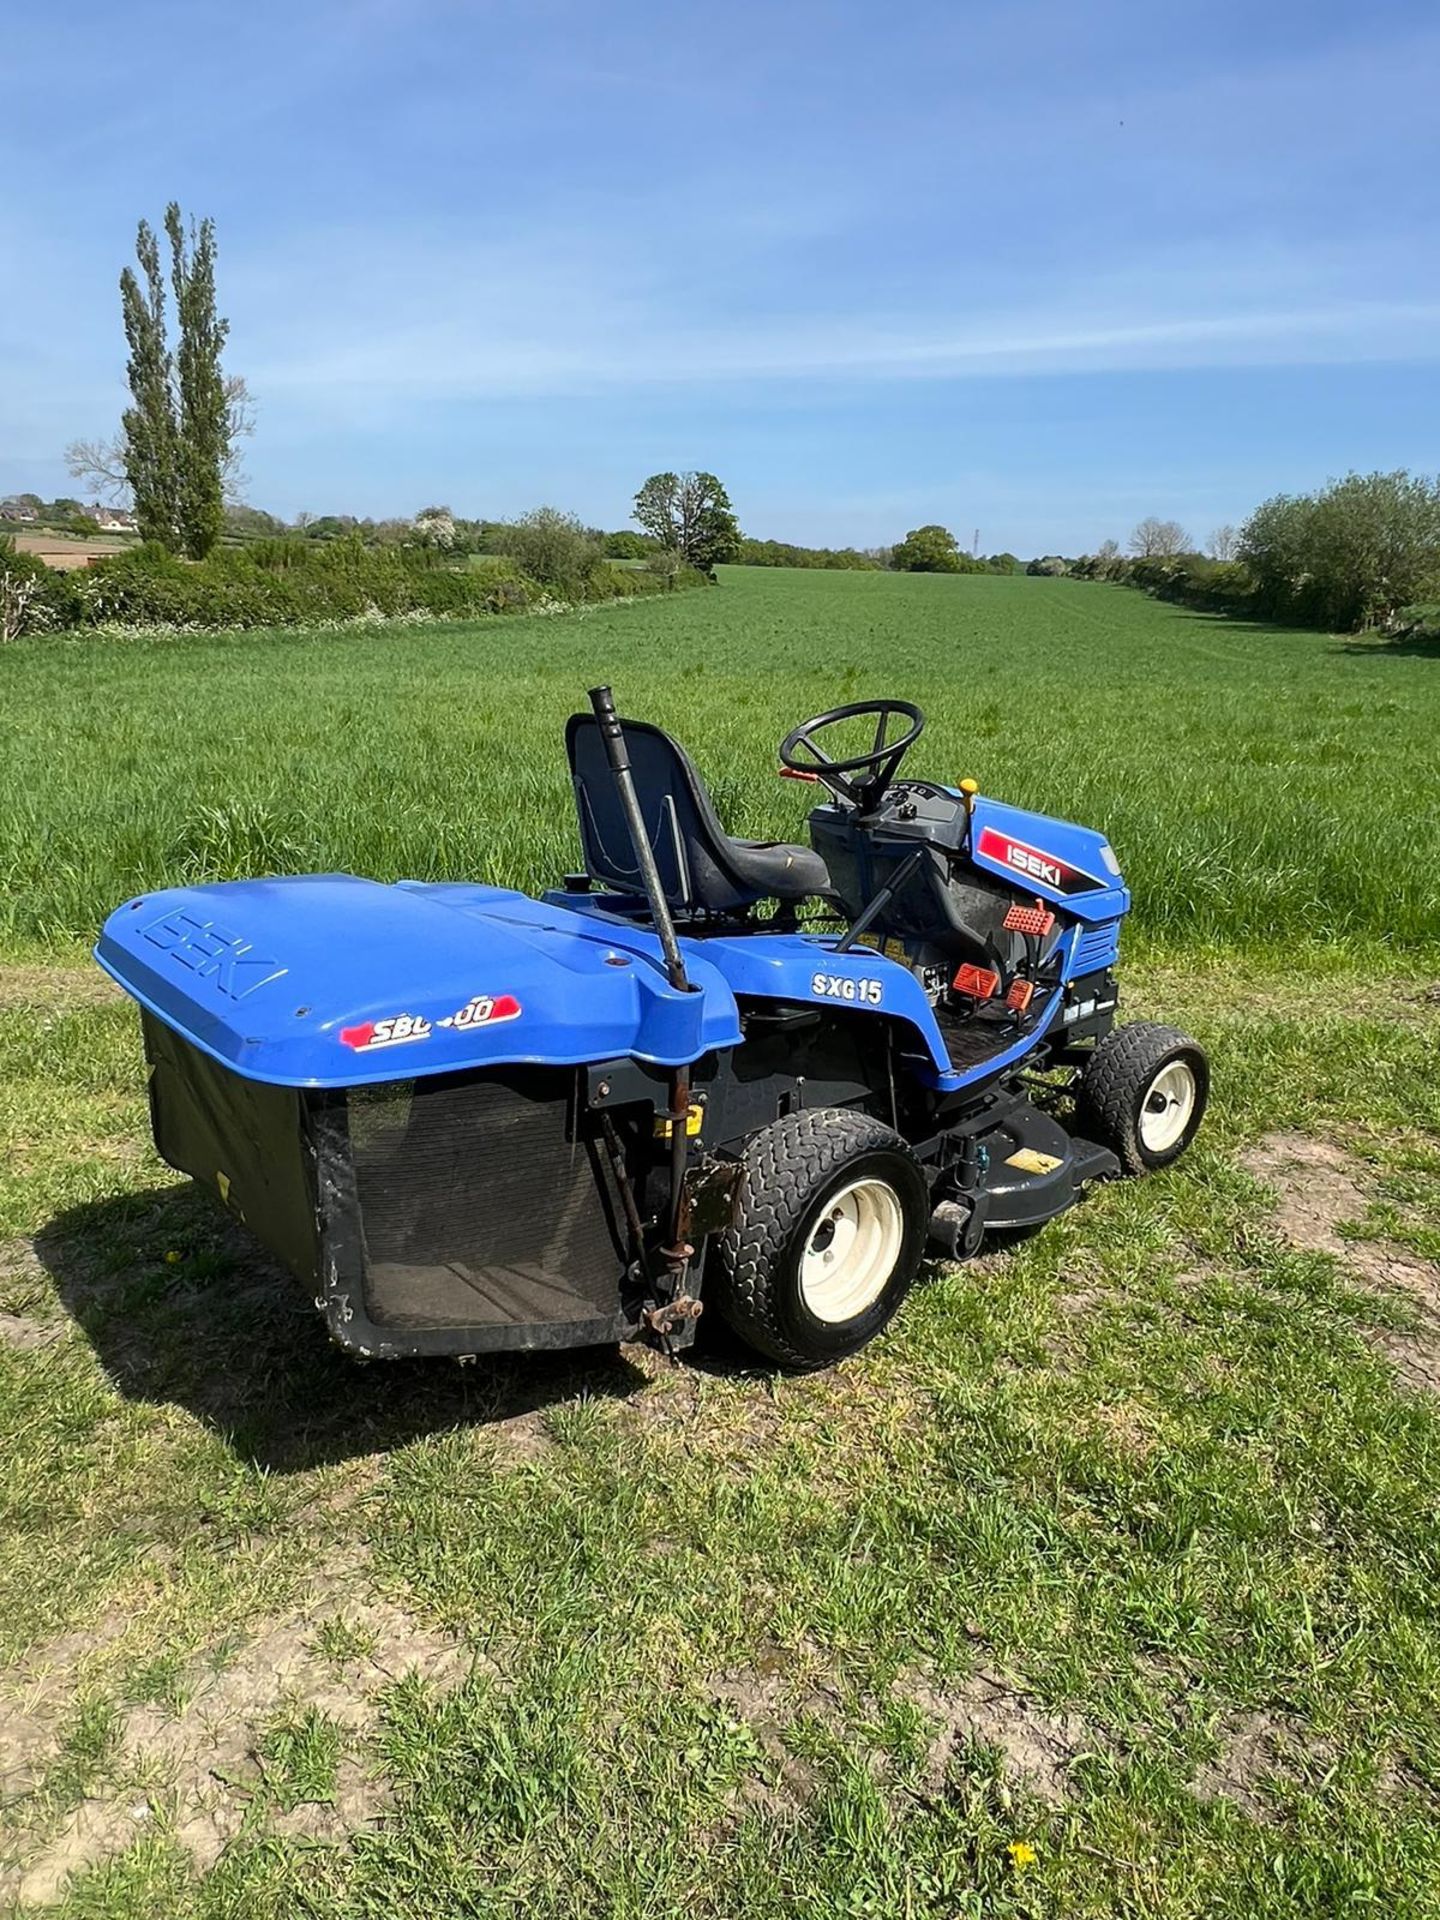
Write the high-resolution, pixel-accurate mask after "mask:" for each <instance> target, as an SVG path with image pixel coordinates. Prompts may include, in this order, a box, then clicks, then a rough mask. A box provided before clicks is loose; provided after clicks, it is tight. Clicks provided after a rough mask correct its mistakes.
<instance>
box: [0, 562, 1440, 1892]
mask: <svg viewBox="0 0 1440 1920" xmlns="http://www.w3.org/2000/svg"><path fill="white" fill-rule="evenodd" d="M601 677H605V678H609V679H611V680H613V682H614V683H615V686H616V688H617V691H618V693H619V695H620V696H621V701H622V706H623V707H624V708H626V709H628V710H630V711H633V712H636V713H640V714H643V715H644V716H646V717H653V718H656V719H659V720H662V721H664V722H666V723H667V724H669V725H671V726H672V727H674V728H675V730H676V731H677V732H679V733H680V735H681V736H682V737H683V738H684V739H686V740H687V741H688V742H689V744H690V745H691V746H692V748H693V749H694V751H695V753H696V756H697V758H698V759H699V761H700V764H701V766H702V768H703V769H704V771H705V772H706V773H707V774H708V775H709V776H710V778H711V780H712V782H713V785H714V788H715V790H716V794H717V799H718V801H719V804H720V808H721V812H722V814H724V815H725V816H727V818H728V820H729V821H730V823H731V824H732V825H733V826H734V827H735V828H736V830H746V831H755V832H758V831H761V830H780V829H785V830H789V829H792V828H794V827H795V826H796V825H797V823H798V821H799V818H800V815H801V813H802V812H803V807H804V803H805V795H804V794H803V793H801V792H798V791H796V790H794V789H792V788H791V787H790V786H789V785H787V784H786V783H782V782H780V781H777V780H775V779H774V778H773V768H774V757H773V749H774V743H775V741H776V740H777V739H778V738H779V736H780V735H781V734H782V733H783V732H784V731H785V730H786V729H787V728H788V726H789V725H790V724H792V723H793V722H794V721H795V720H796V719H798V718H800V717H802V716H803V715H804V714H806V713H809V712H812V711H816V710H819V709H820V708H822V707H825V706H828V705H831V704H833V703H835V702H836V701H839V700H842V699H846V698H854V697H863V696H865V695H868V694H874V693H881V692H887V693H897V694H902V695H908V696H910V697H913V698H917V699H918V700H919V701H920V702H921V704H922V705H923V706H925V708H926V709H927V711H928V712H929V714H930V716H931V726H930V729H929V731H928V732H927V734H926V737H925V739H924V741H923V742H922V743H921V746H920V748H919V749H918V750H917V754H916V756H915V759H914V765H915V766H916V767H917V768H923V769H928V770H929V771H931V772H933V773H936V774H939V775H942V776H949V777H958V776H959V775H961V774H963V773H973V774H974V775H975V776H976V777H977V778H978V779H979V780H980V781H981V782H982V784H983V785H984V786H985V787H986V788H987V790H990V791H993V792H995V793H997V794H999V795H1001V796H1002V797H1005V798H1011V799H1015V800H1017V801H1021V802H1024V803H1028V804H1032V805H1040V806H1042V807H1045V808H1047V809H1049V810H1052V811H1054V812H1057V813H1059V814H1062V815H1068V816H1073V817H1075V818H1078V819H1081V820H1084V821H1086V822H1090V823H1093V824H1096V825H1098V826H1101V827H1103V828H1105V829H1106V830H1107V831H1108V832H1109V834H1110V835H1111V837H1112V840H1113V842H1114V844H1115V846H1116V848H1117V850H1118V852H1119V854H1120V857H1121V859H1122V862H1123V863H1124V866H1125V869H1126V875H1127V879H1128V880H1129V881H1130V883H1131V884H1132V886H1133V887H1134V888H1135V889H1136V893H1137V905H1136V914H1135V927H1134V934H1133V937H1132V938H1131V939H1130V941H1129V943H1128V948H1127V965H1126V976H1125V984H1126V990H1127V1005H1128V1011H1130V1012H1131V1013H1136V1012H1139V1013H1144V1014H1146V1015H1149V1016H1158V1017H1165V1018H1171V1019H1175V1020H1177V1021H1179V1022H1180V1023H1182V1024H1186V1025H1189V1026H1191V1027H1192V1028H1193V1029H1194V1030H1195V1031H1196V1032H1197V1033H1198V1034H1199V1035H1200V1037H1201V1038H1202V1039H1204V1041H1205V1042H1206V1044H1207V1045H1208V1046H1209V1047H1210V1049H1211V1052H1212V1056H1213V1059H1214V1063H1215V1072H1216V1098H1215V1103H1214V1105H1213V1107H1212V1113H1211V1119H1210V1121H1209V1123H1208V1125H1207V1127H1206V1130H1205V1132H1204V1133H1203V1134H1202V1136H1201V1140H1200V1142H1199V1143H1198V1144H1197V1146H1196V1148H1195V1149H1194V1150H1193V1152H1192V1154H1191V1155H1190V1156H1189V1157H1188V1158H1187V1159H1186V1160H1185V1161H1183V1162H1182V1163H1181V1164H1180V1165H1179V1167H1177V1168H1176V1169H1174V1170H1172V1171H1171V1172H1170V1173H1168V1174H1166V1175H1163V1176H1159V1177H1155V1178H1152V1179H1151V1180H1149V1181H1145V1182H1140V1183H1135V1184H1129V1185H1117V1186H1113V1187H1109V1188H1106V1189H1104V1190H1103V1191H1102V1192H1100V1193H1098V1194H1097V1195H1096V1196H1095V1197H1094V1198H1093V1199H1092V1200H1091V1201H1090V1202H1088V1203H1087V1204H1086V1206H1085V1207H1083V1208H1082V1209H1079V1210H1077V1211H1076V1212H1074V1213H1072V1214H1071V1215H1069V1216H1067V1217H1066V1218H1065V1219H1063V1220H1062V1221H1059V1222H1056V1223H1054V1224H1053V1225H1052V1226H1050V1227H1049V1228H1047V1229H1045V1230H1044V1231H1043V1232H1042V1233H1040V1234H1038V1235H1036V1236H1035V1237H1033V1238H1032V1239H1030V1240H1029V1241H1027V1242H1026V1243H1025V1244H1024V1245H1022V1246H1021V1247H1019V1248H1016V1249H1013V1250H1011V1251H1008V1252H1004V1253H992V1254H988V1255H987V1256H986V1257H985V1258H984V1259H983V1260H982V1261H980V1262H978V1263H973V1264H971V1265H970V1266H967V1267H962V1268H954V1269H938V1268H937V1269H935V1270H933V1271H930V1272H928V1273H927V1276H926V1278H925V1280H924V1283H923V1284H922V1285H921V1286H920V1287H919V1288H918V1289H917V1291H916V1293H915V1295H914V1296H913V1297H912V1299H911V1301H910V1303H909V1304H908V1306H907V1308H906V1310H905V1312H904V1313H903V1315H902V1316H901V1318H900V1320H899V1321H898V1322H897V1324H896V1326H895V1327H894V1328H893V1329H892V1331H891V1332H890V1334H889V1335H888V1336H887V1337H885V1338H884V1339H883V1340H882V1341H880V1342H879V1343H877V1345H876V1346H874V1347H873V1348H872V1349H870V1350H869V1351H868V1352H867V1353H866V1354H864V1355H863V1356H861V1358H860V1359H859V1360H857V1361H855V1362H853V1363H850V1364H848V1365H847V1366H845V1367H844V1368H842V1369H840V1370H838V1371H836V1372H834V1373H832V1374H828V1375H823V1376H819V1377H810V1378H804V1379H787V1378H777V1377H773V1376H769V1375H766V1374H764V1373H760V1372H756V1371H749V1370H746V1368H745V1367H744V1366H743V1365H741V1364H740V1362H739V1360H738V1357H737V1356H736V1355H734V1354H733V1353H727V1352H726V1351H725V1350H724V1349H723V1348H720V1349H718V1350H716V1351H713V1352H712V1353H711V1354H710V1355H709V1357H708V1358H706V1359H704V1360H703V1362H702V1363H701V1364H699V1365H696V1366H693V1367H687V1368H684V1369H674V1370H672V1369H669V1368H667V1367H664V1366H662V1365H660V1364H659V1363H658V1362H656V1361H655V1360H654V1358H653V1357H651V1356H648V1355H646V1354H644V1353H642V1352H638V1351H637V1352H630V1351H627V1352H626V1353H625V1354H623V1355H622V1356H618V1357H617V1356H615V1355H613V1354H600V1355H585V1356H569V1357H565V1358H562V1359H555V1358H551V1359H545V1358H537V1359H523V1360H516V1361H511V1362H506V1363H503V1364H496V1365H484V1364H482V1365H477V1366H474V1367H468V1368H464V1369H459V1368H450V1367H446V1366H435V1365H431V1366H419V1365H417V1366H391V1367H385V1368H376V1369H372V1370H364V1371H362V1370H357V1369H355V1368H354V1367H352V1366H351V1365H350V1364H349V1363H347V1362H345V1361H343V1360H341V1359H340V1358H339V1356H337V1355H336V1354H334V1353H332V1352H331V1350H330V1349H329V1348H328V1347H327V1346H326V1344H325V1342H324V1339H323V1335H322V1330H321V1325H320V1321H319V1319H318V1316H316V1315H315V1314H314V1312H313V1310H312V1309H311V1308H310V1306H309V1305H308V1303H307V1302H305V1301H304V1300H303V1299H299V1298H297V1297H296V1296H295V1294H294V1293H293V1292H292V1291H291V1290H289V1289H288V1288H287V1286H286V1285H285V1284H284V1283H282V1282H281V1281H280V1280H279V1279H278V1278H277V1277H276V1276H274V1275H272V1274H271V1273H270V1272H269V1271H268V1270H267V1269H266V1268H265V1267H264V1266H263V1265H262V1264H261V1263H259V1262H258V1261H257V1259H256V1258H255V1256H254V1255H253V1254H252V1253H251V1252H250V1251H249V1250H248V1248H247V1247H246V1246H245V1245H244V1244H243V1242H242V1241H240V1240H239V1239H238V1238H236V1237H235V1236H234V1235H233V1234H232V1233H231V1231H230V1230H229V1229H228V1228H225V1227H223V1226H222V1225H221V1224H220V1223H218V1222H217V1220H216V1219H215V1218H214V1217H213V1216H212V1215H211V1213H210V1212H209V1211H208V1210H207V1209H206V1208H205V1207H204V1206H203V1205H202V1204H200V1203H198V1202H197V1201H196V1200H195V1199H193V1198H192V1197H191V1196H190V1195H189V1193H188V1192H187V1191H186V1190H185V1189H184V1188H183V1187H180V1186H177V1185H176V1183H175V1182H174V1179H173V1176H171V1175H169V1174H168V1173H167V1172H166V1171H165V1169H163V1168H162V1167H161V1165H160V1164H159V1163H158V1161H156V1160H155V1159H154V1157H153V1156H152V1154H151V1153H150V1151H149V1148H148V1144H147V1140H148V1134H147V1126H146V1119H145V1112H144V1092H143V1086H142V1083H141V1076H140V1072H139V1062H138V1046H137V1032H136V1025H135V1022H134V1020H133V1018H132V1016H131V1013H130V1011H129V1009H128V1007H127V1006H126V1005H125V1003H123V1002H121V1001H119V1000H117V999H116V998H115V997H114V996H112V995H111V994H110V993H109V992H108V991H106V989H105V987H104V984H103V982H100V981H98V980H97V978H96V977H95V976H94V974H93V971H92V970H91V969H89V968H88V967H87V966H85V965H84V964H83V962H82V958H81V955H80V953H79V951H78V948H77V942H78V941H80V940H83V939H88V937H89V936H90V935H91V934H92V933H93V930H94V927H95V924H96V922H97V920H98V918H99V917H100V916H101V914H102V913H103V912H104V911H105V910H106V908H107V907H108V906H109V905H110V904H112V903H113V902H114V901H116V900H118V899H120V898H121V897H123V896H124V895H125V894H127V893H129V892H133V891H136V890H139V889H142V888H145V887H148V886H152V885H157V884H160V883H162V882H164V881H168V880H173V879H174V878H176V877H178V876H182V875H183V876H194V875H201V874H212V875H226V874H239V873H244V872H250V871H263V870H267V869H275V868H297V867H300V868H303V867H310V866H339V867H347V868H351V869H353V870H358V871H369V872H374V873H377V874H380V875H398V874H413V875H420V876H426V875H439V874H464V873H474V874H478V875H482V876H484V877H486V878H490V879H495V880H501V881H511V882H515V883H519V884H526V885H529V884H540V883H542V882H545V881H548V880H549V879H550V878H551V877H552V876H553V875H554V874H555V873H556V872H558V871H560V870H562V869H563V868H564V867H566V866H568V865H570V864H572V863H573V860H574V857H575V850H574V843H573V839H572V828H571V824H570V813H569V796H568V791H567V784H566V778H565V773H564V766H563V755H562V752H561V746H560V738H559V734H560V727H561V724H562V722H563V719H564V716H565V714H566V713H568V712H569V711H570V710H571V709H572V707H573V706H574V705H575V704H576V702H577V700H579V699H581V698H582V697H583V690H584V688H585V687H586V686H587V685H589V684H590V683H591V682H592V681H594V680H595V679H597V678H601ZM0 714H3V727H4V732H5V740H6V748H7V751H6V754H5V757H4V761H3V764H0V914H3V921H0V940H3V948H0V1449H3V1450H0V1876H3V1877H0V1898H4V1897H13V1898H16V1899H18V1900H20V1901H21V1902H23V1903H25V1904H26V1905H29V1906H34V1907H43V1906H46V1905H48V1904H54V1903H58V1910H60V1911H62V1912H64V1913H65V1914H67V1915H73V1916H76V1920H79V1917H80V1916H86V1917H87V1920H96V1917H97V1916H105V1917H106V1920H112V1917H113V1920H138V1917H139V1916H142V1915H143V1916H146V1920H149V1917H150V1916H160V1917H161V1920H166V1917H168V1916H175V1920H179V1917H180V1916H204V1920H222V1917H224V1920H229V1917H230V1916H234V1917H235V1920H239V1917H240V1916H245V1920H250V1916H257V1915H258V1916H274V1920H281V1917H282V1916H283V1917H284V1920H290V1917H291V1916H296V1915H300V1916H307V1917H313V1920H322V1917H323V1920H350V1917H351V1916H355V1917H357V1920H359V1917H360V1916H364V1917H365V1920H369V1917H370V1916H375V1917H376V1920H378V1917H379V1916H381V1915H384V1916H386V1917H387V1920H389V1916H393V1915H397V1914H402V1913H403V1914H406V1915H412V1914H413V1915H416V1916H420V1917H421V1920H442V1917H443V1920H450V1916H454V1915H457V1914H462V1915H476V1916H479V1915H485V1916H489V1915H491V1914H494V1915H505V1916H508V1915H512V1914H513V1915H516V1916H519V1915H522V1914H523V1915H526V1916H549V1915H554V1916H561V1915H566V1916H569V1915H594V1916H601V1915H606V1916H609V1915H617V1916H634V1917H635V1920H640V1916H645V1917H646V1920H662V1917H668V1916H670V1915H673V1914H675V1913H677V1912H680V1911H684V1912H686V1913H687V1914H690V1915H694V1916H716V1917H717V1920H719V1917H720V1916H726V1917H727V1920H728V1917H729V1916H741V1915H743V1916H745V1917H746V1920H750V1916H780V1915H787V1916H788V1915H804V1916H814V1917H815V1920H830V1916H839V1915H853V1916H875V1917H876V1920H891V1917H892V1916H893V1920H920V1917H922V1916H923V1917H925V1920H929V1917H930V1916H934V1920H952V1916H967V1917H971V1920H975V1917H979V1916H984V1920H992V1917H993V1920H1009V1917H1010V1916H1016V1917H1017V1920H1019V1917H1021V1916H1036V1917H1038V1916H1066V1920H1068V1917H1069V1916H1072V1915H1112V1914H1125V1915H1137V1916H1138V1915H1157V1916H1164V1920H1188V1916H1191V1915H1196V1914H1202V1913H1203V1914H1214V1915H1223V1916H1233V1920H1242V1916H1243V1917H1245V1920H1248V1917H1249V1916H1252V1915H1257V1914H1263V1915H1266V1916H1277V1920H1278V1917H1280V1916H1284V1917H1285V1920H1290V1917H1292V1916H1293V1920H1301V1916H1312V1915H1320V1914H1326V1915H1328V1914H1334V1913H1341V1912H1347V1913H1348V1912H1362V1911H1364V1912H1371V1911H1373V1912H1377V1913H1383V1914H1385V1915H1386V1916H1387V1917H1388V1916H1411V1915H1415V1916H1419V1915H1433V1914H1440V1820H1437V1813H1440V1606H1437V1591H1440V1510H1437V1501H1436V1485H1437V1469H1440V1418H1437V1405H1436V1401H1435V1398H1434V1396H1435V1393H1436V1392H1437V1390H1440V1233H1437V1230H1436V1225H1435V1222H1436V1219H1437V1217H1440V1149H1437V1135H1440V1082H1437V1075H1436V1071H1435V1067H1436V1057H1437V1045H1440V989H1437V985H1436V978H1437V973H1440V904H1437V898H1436V889H1435V880H1434V875H1435V874H1436V872H1437V871H1440V844H1437V840H1440V821H1437V810H1436V808H1435V806H1434V804H1433V783H1434V774H1435V766H1434V758H1435V750H1434V740H1435V738H1436V737H1437V734H1440V662H1436V661H1435V660H1433V659H1427V658H1426V657H1424V656H1423V655H1415V654H1408V655H1407V654H1405V653H1403V652H1400V651H1398V650H1393V651H1392V650H1385V649H1381V648H1376V647H1371V646H1368V645H1364V644H1359V643H1353V644H1352V643H1346V642H1344V641H1342V640H1337V639H1336V638H1334V637H1333V636H1321V635H1315V634H1303V633H1294V632H1289V633H1272V632H1267V631H1265V630H1262V629H1252V628H1248V627H1245V626H1239V625H1233V624H1225V623H1223V622H1218V621H1213V620H1210V619H1207V618H1205V617H1203V616H1199V615H1195V614H1191V613H1186V612H1183V611H1180V610H1177V609H1170V608H1166V607H1162V606H1159V605H1156V604H1155V603H1152V602H1150V601H1148V600H1146V599H1145V598H1143V597H1142V596H1140V595H1138V594H1133V593H1127V592H1125V591H1123V590H1118V589H1107V588H1104V587H1097V586H1084V585H1078V584H1072V583H1067V582H1063V581H1062V582H1047V581H1028V580H1016V581H1009V580H992V579H982V578H975V579H961V580H944V579H933V578H924V577H913V578H899V577H892V576H885V575H865V574H859V575H823V574H821V575H814V574H785V573H780V572H770V571H764V572H760V571H756V572H740V573H734V574H731V575H730V576H729V577H727V578H726V580H725V582H724V584H723V586H722V588H721V589H720V590H719V591H717V592H714V593H707V594H701V593H695V594H690V595H686V596H683V597H677V599H676V600H675V601H674V602H666V603H659V602H650V603H644V604H641V605H638V606H633V607H620V608H614V609H605V610H599V611H595V612H591V613H587V614H585V615H583V616H579V617H575V618H567V619H549V620H518V619H506V620H503V621H495V622H494V623H493V624H486V625H484V626H482V627H479V628H474V629H469V628H440V627H431V628H424V629H420V630H417V631H416V632H414V633H408V632H405V631H401V630H396V629H385V630H382V631H380V632H377V633H373V634H356V635H353V636H350V635H346V636H336V635H329V636H323V637H320V636H317V637H314V638H306V637H303V636H299V637H297V636H290V637H281V636H275V637H256V636H251V637H249V638H246V639H243V640H225V639H216V640H200V639H194V640H183V641H172V642H165V643H159V642H144V641H135V642H132V643H123V642H98V643H97V642H95V641H89V642H79V641H77V642H73V643H72V642H66V641H60V642H54V641H52V642H50V643H48V644H42V643H38V642H37V643H20V644H17V645H14V646H11V647H9V648H6V649H4V650H0Z"/></svg>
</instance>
